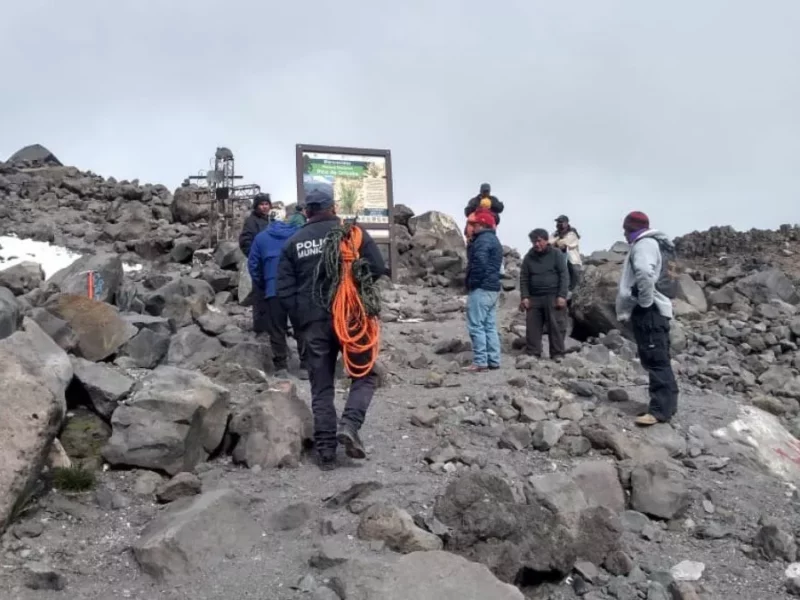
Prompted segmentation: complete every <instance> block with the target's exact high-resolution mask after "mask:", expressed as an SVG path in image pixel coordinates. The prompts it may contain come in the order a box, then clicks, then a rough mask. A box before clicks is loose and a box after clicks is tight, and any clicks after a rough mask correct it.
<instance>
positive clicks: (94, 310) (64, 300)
mask: <svg viewBox="0 0 800 600" xmlns="http://www.w3.org/2000/svg"><path fill="white" fill-rule="evenodd" d="M46 308H47V309H48V310H49V311H50V312H51V313H53V314H54V315H55V316H57V317H58V318H59V319H62V320H64V321H66V322H67V323H68V324H69V326H70V328H71V329H72V331H73V332H75V335H76V336H77V337H78V346H77V352H78V353H79V354H80V356H82V357H83V358H85V359H86V360H91V361H95V362H97V361H100V360H104V359H106V358H108V357H109V356H111V355H112V354H114V353H116V352H117V350H119V349H120V347H121V346H122V345H123V344H125V343H126V342H127V341H128V340H130V339H131V338H132V337H133V336H134V335H136V333H137V330H136V327H134V326H133V325H131V324H130V323H129V322H127V321H126V320H125V319H123V318H122V317H121V316H120V314H119V311H118V310H117V309H116V308H114V307H113V306H111V305H110V304H106V303H105V302H100V301H98V300H92V299H91V298H88V297H86V296H77V295H71V294H60V295H58V296H56V297H55V298H54V299H53V300H52V301H50V302H48V304H47V305H46Z"/></svg>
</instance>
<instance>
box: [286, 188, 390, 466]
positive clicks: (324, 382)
mask: <svg viewBox="0 0 800 600" xmlns="http://www.w3.org/2000/svg"><path fill="white" fill-rule="evenodd" d="M305 207H306V217H307V218H308V221H307V222H306V224H305V226H304V227H303V228H302V229H300V230H299V231H298V232H297V233H295V234H294V235H293V236H292V237H290V238H289V239H288V240H287V242H286V244H285V245H284V247H283V251H282V253H281V259H280V263H279V266H278V282H277V293H278V297H279V298H280V299H281V302H282V303H283V305H284V307H285V308H286V311H287V313H288V314H289V316H290V318H291V320H292V323H294V324H295V325H296V326H297V327H298V328H299V329H300V331H299V335H300V336H302V338H303V341H304V342H305V353H306V364H307V367H308V375H309V379H310V382H311V409H312V411H313V413H314V446H315V447H316V451H317V460H318V462H319V466H320V468H321V469H322V470H325V471H327V470H330V469H333V468H335V466H336V448H337V445H338V444H342V445H343V446H344V448H345V453H346V454H347V456H350V457H351V458H365V457H366V453H365V451H364V446H363V444H362V443H361V439H360V437H359V435H358V432H359V430H360V429H361V426H362V425H363V423H364V418H365V417H366V414H367V409H368V408H369V405H370V402H371V401H372V396H373V394H374V393H375V386H376V383H377V377H376V375H375V373H374V372H372V371H370V372H369V373H368V374H367V375H365V376H363V377H360V378H357V379H353V380H352V383H351V385H350V392H349V395H348V398H347V403H346V405H345V408H344V412H343V413H342V418H341V420H340V421H339V422H338V427H337V415H336V407H335V406H334V403H333V401H334V397H335V393H336V390H335V387H334V382H335V370H336V361H337V358H338V356H339V352H340V351H341V345H340V343H339V340H338V339H337V337H336V334H335V332H334V328H333V317H332V315H331V313H330V311H329V309H328V308H327V307H325V306H322V305H321V303H320V300H319V299H317V298H315V295H314V291H313V290H314V289H315V285H319V284H322V286H323V287H324V288H328V289H329V288H330V282H315V280H314V278H315V274H316V271H317V265H318V264H319V262H320V260H321V258H322V248H323V242H324V240H325V236H326V235H327V234H328V232H329V231H331V230H332V229H333V228H335V227H338V226H339V225H340V221H339V218H338V217H337V216H336V211H335V208H334V200H333V189H332V187H331V186H326V187H322V188H318V189H316V190H314V191H312V192H310V193H309V194H308V195H307V196H306V199H305ZM359 253H360V256H361V257H362V258H364V259H366V261H367V262H368V263H369V266H370V271H371V272H372V275H373V277H374V278H375V279H377V278H378V277H380V276H381V275H384V274H385V273H386V268H385V264H384V260H383V256H382V255H381V253H380V250H379V249H378V247H377V245H376V244H375V241H374V240H373V239H372V237H370V235H369V233H368V232H367V231H364V235H363V239H362V243H361V248H359ZM319 271H320V274H321V275H320V276H322V277H324V271H325V270H324V269H320V270H319Z"/></svg>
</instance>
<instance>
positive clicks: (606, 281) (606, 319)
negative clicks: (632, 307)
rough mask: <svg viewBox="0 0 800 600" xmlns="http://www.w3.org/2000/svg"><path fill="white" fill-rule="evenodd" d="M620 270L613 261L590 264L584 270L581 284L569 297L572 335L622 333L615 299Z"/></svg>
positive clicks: (588, 335) (581, 336)
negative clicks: (570, 297)
mask: <svg viewBox="0 0 800 600" xmlns="http://www.w3.org/2000/svg"><path fill="white" fill-rule="evenodd" d="M621 273H622V267H621V265H620V264H619V263H617V262H614V261H611V260H609V261H607V262H601V263H599V264H594V265H593V264H589V265H587V266H586V267H585V268H584V271H583V275H582V277H581V282H580V284H579V285H578V287H577V288H576V289H575V291H574V293H573V295H572V303H571V313H572V318H573V321H574V326H573V335H574V336H575V337H580V338H585V337H590V336H598V335H599V334H601V333H608V332H609V331H611V330H612V329H616V330H619V331H624V330H625V327H624V326H623V325H622V324H621V323H620V322H619V321H618V320H617V310H616V299H617V289H618V287H619V278H620V275H621Z"/></svg>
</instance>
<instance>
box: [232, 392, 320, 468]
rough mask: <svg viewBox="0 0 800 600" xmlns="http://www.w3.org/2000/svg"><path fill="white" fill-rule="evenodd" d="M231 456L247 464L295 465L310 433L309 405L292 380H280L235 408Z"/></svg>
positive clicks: (309, 437)
mask: <svg viewBox="0 0 800 600" xmlns="http://www.w3.org/2000/svg"><path fill="white" fill-rule="evenodd" d="M230 433H231V434H232V435H233V436H234V438H235V439H236V446H235V447H234V449H233V459H234V460H235V461H236V462H239V463H243V464H245V465H247V466H248V467H254V466H256V465H259V466H260V467H262V468H272V467H294V466H297V465H298V463H299V462H300V453H301V452H302V450H303V447H304V446H305V445H307V444H308V443H309V442H310V440H311V436H312V433H313V417H312V415H311V410H310V409H309V408H308V405H307V404H306V403H305V402H303V400H301V399H300V398H299V397H298V395H297V388H296V387H295V385H294V384H293V383H290V382H288V381H281V382H278V383H276V384H275V385H274V386H273V387H272V388H271V389H269V390H267V391H265V392H263V393H262V394H260V395H258V396H255V397H252V398H250V399H249V400H247V401H246V402H245V403H244V404H243V405H242V406H240V407H238V408H236V409H235V411H234V414H233V418H232V419H231V423H230Z"/></svg>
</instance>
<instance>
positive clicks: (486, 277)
mask: <svg viewBox="0 0 800 600" xmlns="http://www.w3.org/2000/svg"><path fill="white" fill-rule="evenodd" d="M502 265H503V245H502V244H501V243H500V240H498V239H497V234H496V233H495V232H494V231H493V230H491V229H484V230H483V231H480V232H478V234H477V235H476V236H475V237H474V238H473V239H472V242H470V244H469V246H467V277H466V284H467V289H468V290H469V291H472V290H486V291H488V292H499V291H500V269H501V267H502Z"/></svg>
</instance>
